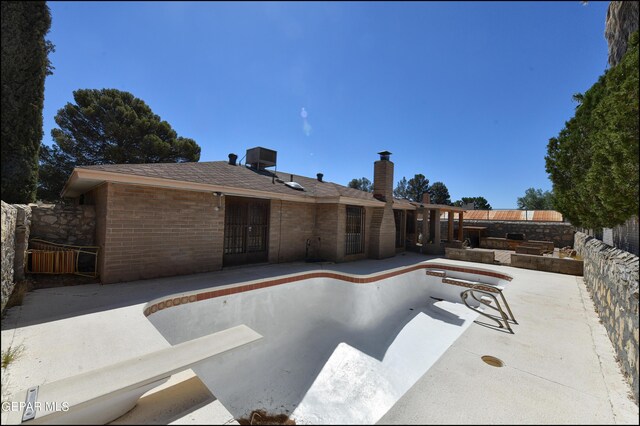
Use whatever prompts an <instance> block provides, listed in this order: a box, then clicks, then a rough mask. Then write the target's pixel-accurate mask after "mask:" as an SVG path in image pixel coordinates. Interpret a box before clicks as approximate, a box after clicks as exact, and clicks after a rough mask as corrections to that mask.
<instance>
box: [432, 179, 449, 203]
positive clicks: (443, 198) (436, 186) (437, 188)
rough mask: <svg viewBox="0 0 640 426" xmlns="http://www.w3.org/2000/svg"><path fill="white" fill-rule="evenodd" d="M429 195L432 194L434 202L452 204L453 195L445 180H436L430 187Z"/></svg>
mask: <svg viewBox="0 0 640 426" xmlns="http://www.w3.org/2000/svg"><path fill="white" fill-rule="evenodd" d="M429 195H430V196H431V203H432V204H444V205H447V206H449V205H451V196H450V195H449V189H447V186H446V185H445V184H444V183H443V182H434V183H433V185H431V186H430V187H429Z"/></svg>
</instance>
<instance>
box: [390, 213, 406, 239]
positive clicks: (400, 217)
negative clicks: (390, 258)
mask: <svg viewBox="0 0 640 426" xmlns="http://www.w3.org/2000/svg"><path fill="white" fill-rule="evenodd" d="M404 217H405V216H404V210H394V211H393V218H394V219H395V222H396V248H402V247H404V239H405V222H404Z"/></svg>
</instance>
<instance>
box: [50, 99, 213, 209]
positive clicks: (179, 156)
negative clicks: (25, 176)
mask: <svg viewBox="0 0 640 426" xmlns="http://www.w3.org/2000/svg"><path fill="white" fill-rule="evenodd" d="M73 98H74V100H75V104H71V103H68V104H66V105H65V106H64V107H63V108H61V109H60V110H58V113H57V114H56V116H55V121H56V123H57V124H58V126H60V128H56V129H53V130H52V131H51V135H52V136H53V139H54V145H53V147H51V148H46V149H42V152H41V155H40V182H39V186H38V197H39V198H40V199H43V200H53V199H57V198H58V197H59V194H60V191H61V190H62V188H63V186H64V183H65V182H66V179H67V178H68V177H69V175H70V174H71V172H72V171H73V168H74V167H75V166H90V165H95V164H141V163H170V162H176V163H182V162H189V161H198V160H199V159H200V147H199V146H198V144H197V143H196V142H195V141H194V140H193V139H189V138H183V137H180V136H178V135H177V134H176V132H175V131H174V130H173V129H172V128H171V125H169V123H167V122H166V121H163V120H161V119H160V117H159V116H157V115H156V114H154V113H153V111H152V110H151V108H149V106H147V104H146V103H145V102H144V101H142V100H140V99H138V98H136V97H135V96H133V95H132V94H131V93H128V92H122V91H120V90H116V89H102V90H92V89H83V90H76V91H75V92H73Z"/></svg>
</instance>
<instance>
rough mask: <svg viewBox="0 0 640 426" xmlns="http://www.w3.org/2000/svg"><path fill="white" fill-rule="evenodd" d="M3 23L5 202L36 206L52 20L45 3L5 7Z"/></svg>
mask: <svg viewBox="0 0 640 426" xmlns="http://www.w3.org/2000/svg"><path fill="white" fill-rule="evenodd" d="M1 7H2V9H1V13H0V15H1V19H2V43H0V44H1V46H2V61H1V62H2V72H1V74H0V78H1V80H2V115H1V125H0V127H1V132H2V133H1V134H2V136H1V141H2V142H1V145H2V149H1V157H2V167H1V169H2V199H3V200H4V201H6V202H8V203H29V202H33V201H35V197H36V187H37V183H38V150H39V148H40V143H41V142H42V134H43V131H42V110H43V108H44V81H45V78H46V76H47V75H50V74H51V70H52V69H53V67H52V66H51V63H50V62H49V59H48V55H49V53H50V52H52V51H53V50H54V47H53V44H51V42H49V41H48V40H45V35H46V34H47V33H48V32H49V28H50V27H51V14H50V12H49V7H48V6H47V5H46V3H45V2H44V1H28V2H22V1H3V2H2V3H1Z"/></svg>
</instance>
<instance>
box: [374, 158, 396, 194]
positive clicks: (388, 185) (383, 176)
mask: <svg viewBox="0 0 640 426" xmlns="http://www.w3.org/2000/svg"><path fill="white" fill-rule="evenodd" d="M378 154H380V159H379V160H378V161H376V162H375V163H373V196H374V197H376V198H377V199H378V200H380V201H392V200H393V163H392V162H391V160H389V156H390V155H391V153H390V152H389V151H382V152H379V153H378Z"/></svg>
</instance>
